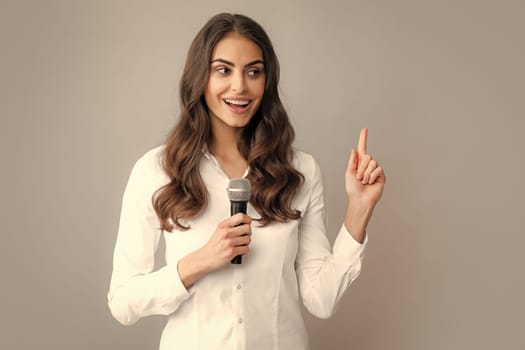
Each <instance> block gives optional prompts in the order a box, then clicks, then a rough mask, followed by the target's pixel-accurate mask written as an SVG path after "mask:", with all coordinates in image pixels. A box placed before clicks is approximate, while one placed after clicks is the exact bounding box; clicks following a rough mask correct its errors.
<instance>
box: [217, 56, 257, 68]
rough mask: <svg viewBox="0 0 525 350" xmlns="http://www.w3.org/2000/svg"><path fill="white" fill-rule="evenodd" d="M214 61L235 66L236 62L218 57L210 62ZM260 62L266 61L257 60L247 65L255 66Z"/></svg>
mask: <svg viewBox="0 0 525 350" xmlns="http://www.w3.org/2000/svg"><path fill="white" fill-rule="evenodd" d="M214 62H221V63H224V64H227V65H229V66H232V67H235V64H234V63H233V62H230V61H227V60H225V59H223V58H216V59H214V60H212V61H211V62H210V63H214ZM259 63H260V64H263V65H264V61H263V60H255V61H252V62H250V63H248V64H246V65H245V67H250V66H254V65H256V64H259Z"/></svg>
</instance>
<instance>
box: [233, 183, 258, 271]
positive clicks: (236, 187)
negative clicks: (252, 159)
mask: <svg viewBox="0 0 525 350" xmlns="http://www.w3.org/2000/svg"><path fill="white" fill-rule="evenodd" d="M227 191H228V198H229V199H230V215H231V216H233V215H235V214H237V213H243V214H246V208H247V206H248V201H249V200H250V196H251V192H252V186H251V185H250V181H248V180H246V179H244V178H239V179H231V180H230V183H229V184H228V188H227ZM231 263H232V264H242V255H237V256H236V257H234V258H233V259H232V261H231Z"/></svg>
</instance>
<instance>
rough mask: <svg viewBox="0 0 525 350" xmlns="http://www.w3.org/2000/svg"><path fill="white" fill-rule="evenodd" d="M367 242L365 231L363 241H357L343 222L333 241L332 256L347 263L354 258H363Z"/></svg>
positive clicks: (351, 261)
mask: <svg viewBox="0 0 525 350" xmlns="http://www.w3.org/2000/svg"><path fill="white" fill-rule="evenodd" d="M367 243H368V234H366V233H365V240H364V241H363V243H359V242H358V241H356V240H355V238H354V237H353V236H352V234H350V232H348V230H347V229H346V226H345V225H344V224H343V225H341V229H340V230H339V233H338V235H337V237H336V239H335V242H334V247H333V254H334V257H335V258H336V259H337V260H343V261H347V262H348V263H353V262H354V261H355V260H356V259H359V260H363V258H364V256H365V248H366V245H367Z"/></svg>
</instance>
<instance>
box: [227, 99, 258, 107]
mask: <svg viewBox="0 0 525 350" xmlns="http://www.w3.org/2000/svg"><path fill="white" fill-rule="evenodd" d="M223 101H224V102H225V103H226V104H227V105H228V106H232V107H236V108H246V107H247V106H248V105H249V104H250V103H251V102H252V100H230V99H223Z"/></svg>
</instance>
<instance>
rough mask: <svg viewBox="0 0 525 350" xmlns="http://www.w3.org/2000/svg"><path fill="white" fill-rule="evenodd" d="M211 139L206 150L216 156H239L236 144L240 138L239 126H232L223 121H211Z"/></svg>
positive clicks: (240, 130)
mask: <svg viewBox="0 0 525 350" xmlns="http://www.w3.org/2000/svg"><path fill="white" fill-rule="evenodd" d="M211 127H212V132H211V139H210V141H209V143H208V150H209V151H210V152H211V153H212V154H213V155H214V156H218V157H227V158H238V157H239V156H240V153H239V150H238V148H237V145H238V144H239V140H240V139H241V133H242V129H241V128H232V127H230V126H228V125H226V124H223V123H213V122H212V125H211Z"/></svg>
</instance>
